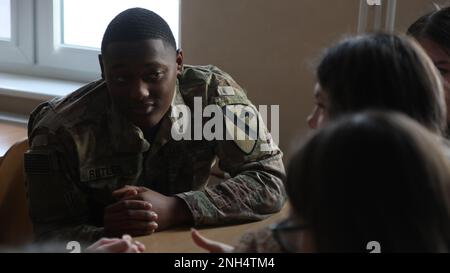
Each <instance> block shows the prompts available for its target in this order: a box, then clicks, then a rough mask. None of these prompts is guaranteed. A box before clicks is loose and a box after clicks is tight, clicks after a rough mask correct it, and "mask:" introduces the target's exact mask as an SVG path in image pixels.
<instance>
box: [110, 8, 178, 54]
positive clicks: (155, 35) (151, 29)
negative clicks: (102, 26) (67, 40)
mask: <svg viewBox="0 0 450 273" xmlns="http://www.w3.org/2000/svg"><path fill="white" fill-rule="evenodd" d="M147 39H161V40H163V41H164V42H165V43H166V44H167V45H170V46H171V47H173V49H174V50H176V48H177V46H176V42H175V38H174V36H173V33H172V30H171V29H170V27H169V24H167V22H166V21H165V20H164V19H163V18H162V17H161V16H159V15H158V14H156V13H155V12H153V11H151V10H148V9H143V8H131V9H127V10H125V11H122V12H121V13H119V14H118V15H117V16H116V17H115V18H114V19H113V20H112V21H111V22H110V23H109V25H108V27H107V28H106V31H105V34H104V35H103V40H102V48H101V49H102V53H104V52H105V50H106V47H107V46H108V45H109V44H110V43H113V42H129V41H139V40H147Z"/></svg>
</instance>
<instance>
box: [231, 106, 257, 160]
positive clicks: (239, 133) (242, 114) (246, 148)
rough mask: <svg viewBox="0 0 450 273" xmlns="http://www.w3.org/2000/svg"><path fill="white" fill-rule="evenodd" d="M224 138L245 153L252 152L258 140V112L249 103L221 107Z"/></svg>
mask: <svg viewBox="0 0 450 273" xmlns="http://www.w3.org/2000/svg"><path fill="white" fill-rule="evenodd" d="M223 111H224V119H225V139H226V140H233V141H234V143H235V144H236V145H237V146H238V147H239V149H241V150H242V152H244V153H245V154H247V155H249V154H251V153H252V152H253V150H254V149H255V147H256V143H257V141H258V137H259V132H258V128H259V127H258V122H259V118H258V112H257V111H256V110H255V109H254V107H253V106H250V105H240V104H239V105H226V106H224V107H223Z"/></svg>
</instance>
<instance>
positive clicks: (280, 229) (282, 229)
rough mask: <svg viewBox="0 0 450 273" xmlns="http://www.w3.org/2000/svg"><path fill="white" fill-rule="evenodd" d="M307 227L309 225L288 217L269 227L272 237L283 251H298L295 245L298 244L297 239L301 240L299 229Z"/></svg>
mask: <svg viewBox="0 0 450 273" xmlns="http://www.w3.org/2000/svg"><path fill="white" fill-rule="evenodd" d="M309 228H310V226H309V225H307V224H299V223H296V222H295V221H293V220H292V219H289V218H288V219H285V220H283V221H281V222H280V223H278V224H275V225H273V226H271V227H270V229H271V230H272V234H273V237H274V238H275V240H276V241H277V243H278V245H280V248H281V250H282V251H283V252H285V253H294V252H298V251H297V246H298V245H299V243H298V242H299V240H301V236H300V234H299V231H301V230H305V229H309Z"/></svg>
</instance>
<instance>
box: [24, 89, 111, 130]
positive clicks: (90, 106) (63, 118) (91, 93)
mask: <svg viewBox="0 0 450 273" xmlns="http://www.w3.org/2000/svg"><path fill="white" fill-rule="evenodd" d="M107 99H108V97H107V89H106V84H105V82H104V81H103V80H99V81H95V82H91V83H89V84H87V85H85V86H82V87H81V88H79V89H78V90H76V91H74V92H72V93H70V94H68V95H67V96H64V97H60V98H55V99H52V100H50V101H47V102H44V103H42V104H41V105H39V106H38V107H37V108H36V109H35V110H34V111H33V112H32V113H31V115H30V119H29V122H28V132H29V134H30V133H31V132H32V131H33V130H34V129H36V128H38V127H47V128H48V129H50V130H52V131H55V130H57V129H58V128H59V127H68V126H73V125H74V124H76V123H79V122H83V121H85V120H88V119H90V118H98V116H99V115H98V114H99V113H102V112H103V113H104V108H105V106H106V105H107Z"/></svg>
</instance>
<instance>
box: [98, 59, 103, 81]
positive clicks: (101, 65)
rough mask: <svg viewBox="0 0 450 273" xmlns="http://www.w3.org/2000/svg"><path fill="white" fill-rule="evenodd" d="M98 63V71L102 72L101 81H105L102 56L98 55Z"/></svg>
mask: <svg viewBox="0 0 450 273" xmlns="http://www.w3.org/2000/svg"><path fill="white" fill-rule="evenodd" d="M98 63H99V64H100V69H101V71H102V79H105V69H104V67H103V57H102V54H98Z"/></svg>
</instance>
